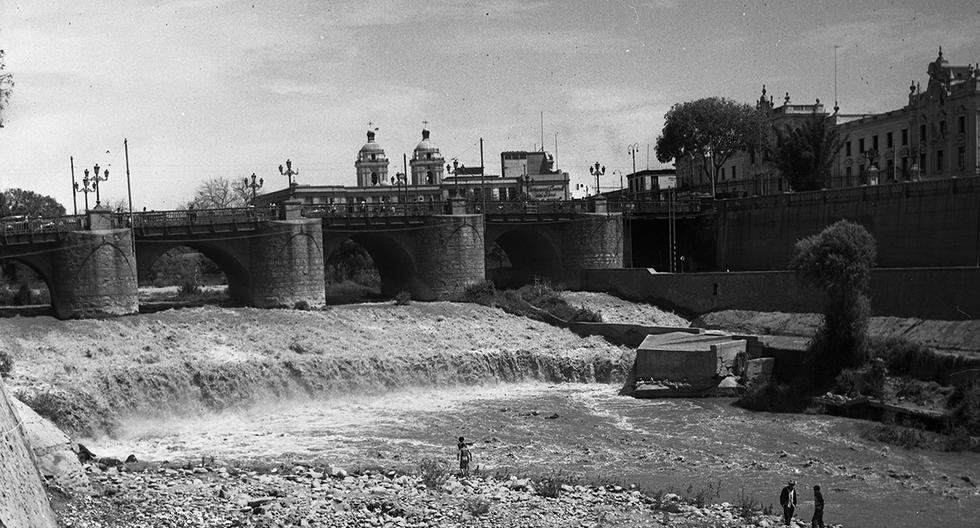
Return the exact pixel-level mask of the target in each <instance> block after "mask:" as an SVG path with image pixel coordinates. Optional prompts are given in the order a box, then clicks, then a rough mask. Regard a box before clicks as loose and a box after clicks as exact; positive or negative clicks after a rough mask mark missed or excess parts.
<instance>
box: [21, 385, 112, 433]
mask: <svg viewBox="0 0 980 528" xmlns="http://www.w3.org/2000/svg"><path fill="white" fill-rule="evenodd" d="M16 397H17V399H18V400H20V401H22V402H24V404H25V405H27V406H28V407H30V408H31V409H33V410H34V412H36V413H37V414H39V415H41V416H43V417H44V418H47V419H48V420H51V422H53V423H54V424H55V425H57V426H58V427H59V428H60V429H61V430H63V431H65V432H66V433H68V435H69V436H88V437H92V436H95V435H96V434H97V433H99V432H106V431H112V430H113V429H115V427H116V425H117V422H116V419H115V415H114V414H113V413H112V412H111V411H110V410H109V409H106V408H103V407H102V406H100V405H99V404H98V403H96V401H95V399H94V398H93V397H92V396H91V395H89V394H87V393H84V392H81V391H76V390H73V391H70V392H69V391H65V392H48V391H41V392H19V393H17V394H16Z"/></svg>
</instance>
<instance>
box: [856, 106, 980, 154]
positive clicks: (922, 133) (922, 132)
mask: <svg viewBox="0 0 980 528" xmlns="http://www.w3.org/2000/svg"><path fill="white" fill-rule="evenodd" d="M956 131H957V133H959V134H965V133H966V116H959V117H958V118H957V122H956ZM926 132H927V128H926V125H919V140H920V141H924V140H925V139H926ZM939 134H940V135H942V136H945V135H946V120H945V119H943V120H941V121H939ZM864 139H865V138H859V139H858V154H864V152H865V150H866V149H865V142H864ZM908 144H909V129H907V128H903V129H902V145H903V146H905V145H908ZM894 146H895V142H894V136H893V133H892V132H888V133H886V134H885V148H886V149H890V148H894ZM871 148H872V149H873V150H875V151H877V150H878V135H877V134H875V135H873V136H871ZM844 155H845V156H851V155H852V152H851V142H850V141H848V142H847V143H846V144H845V145H844Z"/></svg>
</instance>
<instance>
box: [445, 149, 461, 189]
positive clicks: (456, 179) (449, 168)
mask: <svg viewBox="0 0 980 528" xmlns="http://www.w3.org/2000/svg"><path fill="white" fill-rule="evenodd" d="M458 168H459V160H458V159H456V158H453V164H452V165H450V164H448V163H447V164H446V172H448V173H450V174H452V175H453V194H454V195H456V196H459V174H456V172H457V169H458Z"/></svg>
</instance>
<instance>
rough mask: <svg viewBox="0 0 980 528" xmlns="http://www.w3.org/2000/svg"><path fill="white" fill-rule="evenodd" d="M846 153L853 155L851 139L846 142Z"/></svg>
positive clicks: (846, 154)
mask: <svg viewBox="0 0 980 528" xmlns="http://www.w3.org/2000/svg"><path fill="white" fill-rule="evenodd" d="M844 155H845V156H850V155H851V142H850V141H848V142H847V143H844Z"/></svg>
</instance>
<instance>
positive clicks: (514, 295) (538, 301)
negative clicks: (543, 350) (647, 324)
mask: <svg viewBox="0 0 980 528" xmlns="http://www.w3.org/2000/svg"><path fill="white" fill-rule="evenodd" d="M559 290H560V289H559V288H556V287H554V286H552V285H550V284H548V283H546V282H538V281H536V282H535V283H534V284H528V285H526V286H523V287H521V288H520V289H518V290H503V291H501V290H497V289H496V288H495V287H494V285H493V282H492V281H483V282H479V283H476V284H473V285H471V286H469V287H468V288H466V290H464V291H463V293H462V294H461V295H460V296H459V297H457V299H456V300H457V301H459V302H469V303H476V304H482V305H483V306H494V307H498V308H501V309H502V310H504V311H505V312H507V313H511V314H514V315H522V316H524V317H530V318H532V319H537V320H539V321H544V322H546V323H553V322H554V321H551V320H549V318H550V317H554V318H557V319H560V320H561V322H564V323H571V322H593V323H599V322H602V315H601V314H600V313H598V312H594V311H592V310H589V309H588V308H583V307H580V306H573V305H572V304H569V303H568V301H566V300H565V299H563V298H562V296H561V294H560V293H559ZM542 312H543V313H542Z"/></svg>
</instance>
